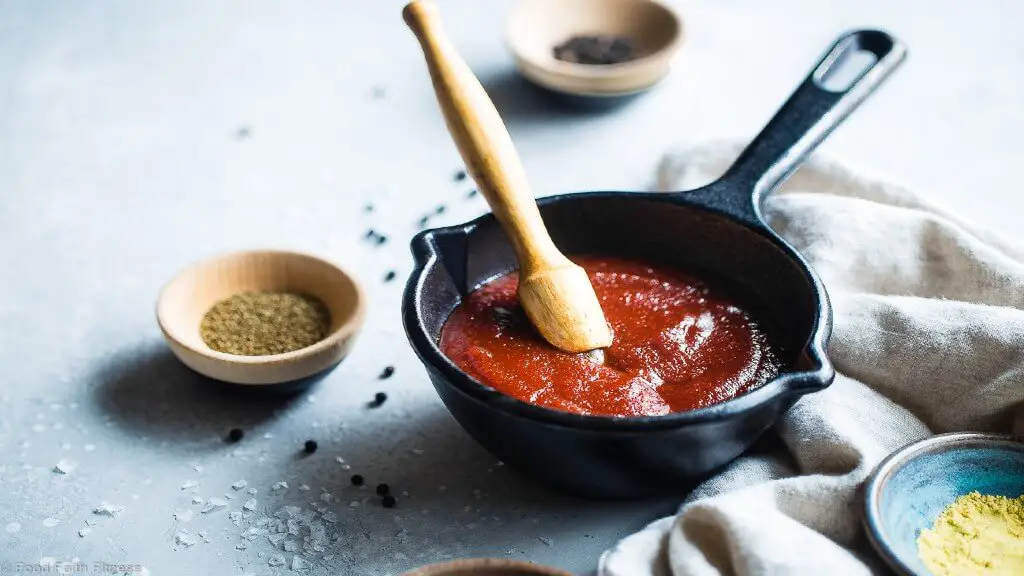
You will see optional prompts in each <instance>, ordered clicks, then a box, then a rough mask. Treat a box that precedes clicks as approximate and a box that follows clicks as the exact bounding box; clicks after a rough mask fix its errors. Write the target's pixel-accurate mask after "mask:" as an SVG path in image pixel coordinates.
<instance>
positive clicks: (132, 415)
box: [93, 345, 294, 450]
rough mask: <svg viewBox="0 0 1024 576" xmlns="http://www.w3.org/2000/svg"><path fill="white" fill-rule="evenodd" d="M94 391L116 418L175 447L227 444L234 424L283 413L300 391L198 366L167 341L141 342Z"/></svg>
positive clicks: (103, 372) (107, 370)
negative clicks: (255, 389)
mask: <svg viewBox="0 0 1024 576" xmlns="http://www.w3.org/2000/svg"><path fill="white" fill-rule="evenodd" d="M95 380H96V381H98V384H97V386H96V388H95V390H94V391H93V398H94V401H95V402H96V405H97V406H98V407H99V408H100V410H101V411H103V412H104V413H105V414H107V415H108V416H109V417H110V419H111V421H112V422H114V423H115V424H117V425H119V426H121V427H122V428H124V429H126V430H127V431H128V432H131V433H133V434H136V435H138V436H140V437H141V436H148V437H150V438H152V439H156V440H165V441H167V443H168V445H169V446H170V447H171V448H175V447H179V448H185V447H186V446H187V447H188V449H189V450H194V449H196V448H197V446H196V443H202V444H208V445H211V446H214V445H216V446H218V447H222V446H223V445H222V444H221V442H220V441H221V440H222V439H223V438H224V437H225V435H226V434H227V432H228V430H230V429H231V428H235V427H238V428H242V429H243V430H246V429H249V428H252V427H254V426H256V425H258V424H260V423H261V422H265V421H267V420H270V419H273V418H276V417H278V416H281V415H283V414H284V413H285V412H286V411H287V410H288V409H289V406H291V404H292V403H293V401H294V396H283V395H267V394H255V393H249V392H250V391H248V390H241V393H239V390H237V389H230V390H229V389H228V387H229V385H227V384H224V383H220V382H216V381H214V380H210V379H209V378H206V377H204V376H202V375H200V374H197V373H196V372H193V371H192V370H190V369H189V368H187V367H186V366H185V365H183V364H182V363H181V362H179V361H178V359H177V358H175V357H174V355H173V354H171V352H170V351H169V350H168V349H167V348H166V347H165V346H156V345H148V346H147V345H140V346H139V347H138V348H134V349H131V350H125V351H124V352H122V353H120V354H117V355H115V356H114V357H112V358H111V359H110V360H109V361H108V362H106V363H105V364H104V365H103V366H102V367H101V368H100V372H99V375H98V376H97V377H96V378H95Z"/></svg>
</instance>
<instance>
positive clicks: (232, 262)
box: [156, 251, 366, 385]
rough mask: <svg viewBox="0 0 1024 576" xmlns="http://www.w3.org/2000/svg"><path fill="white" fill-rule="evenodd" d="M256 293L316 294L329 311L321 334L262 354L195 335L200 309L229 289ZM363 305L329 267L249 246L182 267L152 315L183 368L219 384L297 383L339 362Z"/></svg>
mask: <svg viewBox="0 0 1024 576" xmlns="http://www.w3.org/2000/svg"><path fill="white" fill-rule="evenodd" d="M257 290H279V291H291V292H299V293H304V294H308V295H310V296H314V297H316V298H318V299H320V301H322V302H323V303H324V305H326V306H327V308H328V310H329V311H330V314H331V326H330V331H329V332H328V335H327V337H326V338H324V339H323V340H321V341H319V342H317V343H316V344H313V345H312V346H307V347H306V348H302V349H300V350H294V351H292V352H286V353H284V354H272V355H267V356H240V355H235V354H226V353H223V352H218V351H216V350H213V349H211V348H210V347H209V346H207V345H206V343H205V342H203V339H202V337H201V336H200V333H199V324H200V322H201V320H202V318H203V315H204V314H206V311H207V310H209V309H210V307H211V306H213V305H214V304H215V303H217V302H218V301H220V300H223V299H224V298H227V297H229V296H231V295H233V294H237V293H238V292H247V291H257ZM365 309H366V297H365V295H364V294H363V290H362V288H360V286H359V283H358V282H357V281H356V279H355V278H354V277H353V276H352V275H351V274H349V273H347V272H345V271H344V270H342V269H341V268H339V267H337V266H335V265H334V264H331V263H330V262H327V261H325V260H322V259H320V258H317V257H314V256H309V255H306V254H300V253H296V252H282V251H251V252H238V253H234V254H227V255H224V256H220V257H217V258H213V259H210V260H206V261H204V262H200V263H198V264H195V265H193V266H191V267H189V268H188V269H186V270H184V271H183V272H181V273H180V274H179V275H178V276H177V277H176V278H174V279H173V280H171V282H170V283H168V284H167V286H165V287H164V289H163V291H162V292H161V293H160V298H159V300H158V301H157V307H156V316H157V322H158V323H159V324H160V329H161V331H163V334H164V338H165V339H166V340H167V344H168V345H169V346H170V347H171V350H172V351H173V352H174V354H175V355H176V356H177V357H178V358H179V359H180V360H181V361H182V362H184V363H185V364H186V365H187V366H188V367H189V368H192V369H193V370H195V371H196V372H199V373H200V374H203V375H205V376H208V377H210V378H214V379H216V380H221V381H224V382H231V383H235V384H256V385H271V384H283V383H290V382H296V381H301V380H303V379H306V378H309V377H311V376H315V375H318V374H321V373H324V372H326V371H328V370H330V369H332V368H334V367H335V366H337V365H338V363H339V362H341V360H342V358H344V357H345V356H346V354H348V351H349V348H350V347H351V345H352V342H353V341H354V340H355V337H356V335H357V333H358V332H359V329H360V328H361V327H362V325H363V319H364V316H365Z"/></svg>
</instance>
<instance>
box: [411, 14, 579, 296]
mask: <svg viewBox="0 0 1024 576" xmlns="http://www.w3.org/2000/svg"><path fill="white" fill-rule="evenodd" d="M402 17H403V18H404V19H405V23H406V24H408V25H409V28H410V29H412V31H413V33H414V34H415V35H416V38H417V39H418V40H419V42H420V46H421V47H422V48H423V55H424V57H425V58H426V60H427V67H428V68H429V70H430V78H431V80H432V81H433V83H434V92H435V93H436V94H437V100H438V102H439V103H440V104H441V110H442V111H443V112H444V119H445V122H446V123H447V125H448V130H449V131H450V132H451V134H452V137H453V138H454V139H455V144H456V146H457V147H458V149H459V153H460V154H462V160H463V161H464V162H465V163H466V167H467V169H468V170H469V172H470V174H472V176H473V179H474V180H475V181H476V184H477V186H478V187H479V189H480V193H481V194H483V196H484V198H486V199H487V203H488V204H489V205H490V207H491V211H492V212H494V216H495V217H496V218H497V219H498V222H499V223H500V224H501V226H502V228H503V229H504V230H505V234H506V236H507V237H508V239H509V241H510V242H511V244H512V248H513V249H514V250H515V253H516V258H517V259H518V260H519V268H520V274H522V275H526V276H529V275H531V274H533V273H536V272H540V271H543V270H545V269H549V268H557V267H562V266H566V265H568V264H569V262H568V259H567V258H566V257H565V256H564V255H563V254H562V253H561V252H560V251H559V250H558V248H557V247H555V244H554V242H552V241H551V237H550V236H549V235H548V231H547V228H545V226H544V221H543V220H542V219H541V217H540V211H539V210H538V209H537V203H536V201H535V200H534V198H533V192H532V191H531V190H530V184H529V182H528V181H527V179H526V172H525V171H524V170H523V165H522V163H521V162H520V161H519V155H518V154H516V150H515V147H514V146H513V144H512V139H511V138H510V137H509V135H508V130H506V129H505V124H504V123H503V122H502V121H501V117H500V116H498V111H497V110H496V109H495V108H494V103H493V102H491V99H490V98H489V97H488V96H487V92H485V91H484V88H483V86H481V85H480V82H479V80H477V78H476V76H475V75H474V74H473V72H472V70H470V69H469V66H468V65H467V64H466V62H465V61H464V60H463V59H462V57H461V56H459V54H458V52H457V51H456V50H455V47H454V46H453V45H452V43H451V42H450V41H449V40H448V37H447V36H446V35H445V33H444V30H443V28H442V26H441V18H440V15H439V13H438V10H437V7H436V6H435V5H434V4H433V3H432V2H429V1H424V0H415V1H413V2H411V3H410V4H409V5H407V6H406V7H405V9H404V10H402Z"/></svg>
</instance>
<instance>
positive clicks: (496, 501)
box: [266, 400, 681, 573]
mask: <svg viewBox="0 0 1024 576" xmlns="http://www.w3.org/2000/svg"><path fill="white" fill-rule="evenodd" d="M400 402H401V401H400V400H399V401H398V402H395V403H394V405H392V406H391V408H392V409H394V410H395V411H393V412H391V413H390V414H387V415H384V414H382V415H381V416H380V420H379V421H380V426H372V425H371V426H367V425H366V423H365V421H364V424H363V425H361V427H360V428H358V429H349V430H347V431H346V432H345V434H344V435H343V436H342V437H340V438H333V439H332V438H322V439H321V440H320V442H319V443H320V448H319V450H317V452H316V453H315V454H312V455H309V456H304V457H299V458H297V459H296V460H294V461H293V462H292V463H291V464H289V466H288V470H289V473H288V475H287V478H288V481H289V484H290V485H291V486H292V488H293V489H291V490H288V491H281V492H280V493H274V494H273V496H272V498H273V500H271V501H268V502H266V504H267V507H268V511H269V512H270V513H271V514H273V513H274V511H275V510H278V509H279V508H280V507H283V506H284V505H294V506H299V507H300V508H308V507H309V506H310V505H311V501H314V502H315V501H316V499H317V497H318V495H319V494H322V493H323V492H327V493H330V494H331V495H332V496H333V499H332V502H331V504H330V508H331V510H332V511H333V512H335V513H336V514H337V515H338V517H339V518H341V519H342V520H339V522H343V523H344V525H345V529H344V530H342V531H341V532H343V533H344V536H343V538H344V539H343V540H342V541H340V542H338V543H336V544H334V545H333V546H334V548H333V550H332V553H336V554H340V555H344V554H358V553H359V551H361V550H364V549H368V548H372V557H373V558H375V560H374V566H375V567H376V568H377V569H379V570H381V571H384V572H401V571H404V570H408V569H411V568H414V567H418V566H422V565H425V564H429V563H432V562H438V561H442V560H447V559H451V558H465V557H480V556H486V557H496V558H516V559H527V560H531V561H534V562H538V563H541V564H548V565H553V566H563V567H568V566H570V565H572V564H577V565H578V564H579V563H580V558H581V557H583V558H584V559H585V560H584V562H583V563H584V564H587V565H588V566H596V564H597V553H598V552H599V551H600V550H603V549H606V548H609V547H611V546H612V545H614V543H615V542H616V541H618V539H620V538H621V537H623V536H626V535H628V534H630V533H632V532H634V531H636V530H638V529H640V528H642V527H643V526H644V525H646V524H647V523H648V522H650V521H651V520H653V519H655V518H658V517H660V516H664V515H667V514H671V513H672V511H673V510H674V509H675V506H676V505H677V503H678V502H679V500H681V496H679V497H674V498H664V499H651V500H634V501H619V502H607V501H594V500H583V499H578V498H574V497H571V496H567V495H564V494H559V493H556V492H553V491H551V490H549V489H547V488H545V487H543V486H541V485H539V484H537V483H535V482H534V481H532V480H531V479H529V478H527V477H525V476H523V475H521V474H519V473H518V472H516V471H515V470H513V469H511V468H509V467H508V466H503V465H500V464H499V463H498V461H497V460H496V458H495V457H494V456H492V455H491V454H490V453H488V452H486V451H485V450H484V449H483V448H481V447H480V446H479V445H478V444H477V443H476V442H475V441H474V440H473V439H472V438H470V437H469V435H468V434H466V433H465V432H464V431H463V430H462V428H461V427H460V426H459V425H458V424H457V423H456V422H455V420H454V419H453V418H452V417H451V416H450V415H449V414H448V412H447V411H446V410H445V408H444V406H443V405H442V404H441V403H440V401H437V402H432V403H430V404H428V405H422V404H421V405H420V406H419V407H418V408H417V409H415V410H410V411H408V412H405V413H403V412H401V411H400V410H399V407H400V406H401V403H400ZM388 409H389V405H388V404H385V405H384V406H383V407H382V408H380V409H379V410H388ZM338 455H343V457H344V463H339V462H338V461H337V460H336V459H335V458H336V456H338ZM346 465H347V466H349V467H350V469H346V468H345V466H346ZM354 474H359V475H360V476H362V477H363V479H364V484H363V486H360V487H356V486H353V485H352V482H351V476H352V475H354ZM382 483H384V484H387V485H388V486H389V488H390V490H391V493H392V494H393V495H395V496H396V497H397V504H396V506H395V507H394V508H391V509H387V508H384V507H383V505H382V500H381V498H380V496H378V495H377V493H376V487H377V485H378V484H382ZM303 484H305V485H308V486H309V487H310V491H308V492H304V491H298V490H294V487H296V486H300V485H303ZM339 525H340V524H339ZM572 550H576V552H570V551H572ZM595 551H597V552H595ZM566 554H569V556H568V557H567V556H566ZM354 560H356V559H355V558H354ZM355 565H357V564H353V566H355ZM584 573H585V572H584Z"/></svg>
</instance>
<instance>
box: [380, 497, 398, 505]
mask: <svg viewBox="0 0 1024 576" xmlns="http://www.w3.org/2000/svg"><path fill="white" fill-rule="evenodd" d="M380 503H381V504H383V505H384V507H385V508H394V507H395V497H394V496H392V495H391V494H388V495H387V496H385V497H384V498H383V499H382V500H381V501H380Z"/></svg>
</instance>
